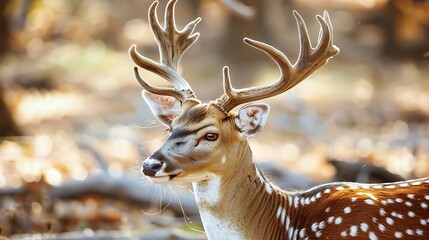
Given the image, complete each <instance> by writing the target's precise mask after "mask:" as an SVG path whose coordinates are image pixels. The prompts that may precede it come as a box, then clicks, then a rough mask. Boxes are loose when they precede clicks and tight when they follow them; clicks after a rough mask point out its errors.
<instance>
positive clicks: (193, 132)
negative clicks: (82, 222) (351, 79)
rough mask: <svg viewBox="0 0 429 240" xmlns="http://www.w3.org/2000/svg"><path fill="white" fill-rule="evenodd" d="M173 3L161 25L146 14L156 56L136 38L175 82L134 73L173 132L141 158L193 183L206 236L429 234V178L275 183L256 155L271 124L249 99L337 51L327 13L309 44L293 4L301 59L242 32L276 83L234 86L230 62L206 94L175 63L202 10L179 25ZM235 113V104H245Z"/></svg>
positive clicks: (160, 173) (299, 76) (275, 90)
mask: <svg viewBox="0 0 429 240" xmlns="http://www.w3.org/2000/svg"><path fill="white" fill-rule="evenodd" d="M176 1H177V0H171V1H169V2H168V4H167V7H166V10H165V20H164V27H162V26H161V25H160V24H159V22H158V18H157V15H156V8H157V6H158V2H157V1H155V2H153V4H152V5H151V6H150V8H149V23H150V26H151V29H152V32H153V34H154V36H155V39H156V42H157V44H158V47H159V51H160V61H159V62H156V61H153V60H151V59H149V58H147V57H144V56H142V55H140V54H139V53H138V52H137V50H136V46H135V45H132V46H131V48H130V50H129V53H130V56H131V58H132V60H133V61H134V63H135V64H136V65H137V66H139V67H141V68H143V69H145V70H148V71H150V72H153V73H155V74H157V75H159V76H161V77H162V78H164V79H165V80H167V81H169V82H170V83H171V84H172V87H158V86H154V85H152V84H149V83H147V82H146V81H144V80H143V79H142V78H141V77H140V75H139V71H138V68H137V67H135V68H134V73H135V77H136V79H137V80H138V82H139V83H140V84H141V85H142V87H143V88H144V89H145V90H143V92H142V95H143V97H144V99H145V100H146V102H147V103H148V105H149V107H150V109H151V110H152V112H153V113H154V115H155V116H156V117H157V118H158V119H159V121H160V122H161V123H162V124H164V125H165V126H167V127H168V129H169V137H168V139H166V140H165V142H164V143H163V145H162V146H161V147H160V148H159V149H158V150H157V151H155V152H154V153H153V154H152V155H151V156H149V157H148V158H147V159H146V160H144V162H143V167H142V171H143V173H144V174H145V175H146V176H147V177H148V178H149V179H150V181H152V182H153V183H158V184H159V183H168V182H192V186H193V190H194V194H195V199H196V202H197V205H198V208H199V212H200V215H201V219H202V222H203V225H204V229H205V232H206V234H207V238H208V239H234V240H235V239H258V240H259V239H316V238H322V239H351V238H356V239H372V240H374V239H396V238H403V239H411V238H412V239H429V208H428V207H429V178H425V179H419V180H411V181H403V182H397V183H384V184H359V183H344V182H336V183H329V184H324V185H321V186H317V187H314V188H312V189H310V190H307V191H302V192H300V191H297V192H288V191H283V190H281V189H279V188H278V187H276V186H275V185H274V184H272V183H271V182H270V181H269V180H268V179H267V178H266V177H265V176H264V174H263V173H262V172H261V171H260V170H259V169H258V167H257V165H256V164H255V162H254V159H253V156H252V151H251V149H250V147H249V143H248V140H247V138H248V137H252V136H254V135H256V134H257V133H258V132H259V131H260V130H261V129H262V128H263V126H264V124H265V122H266V119H267V115H268V111H269V106H268V105H266V104H262V103H253V104H252V103H250V102H253V101H256V100H260V99H264V98H268V97H273V96H275V95H278V94H280V93H283V92H285V91H287V90H288V89H290V88H292V87H293V86H295V85H297V84H298V83H300V82H301V81H302V80H304V79H305V78H306V77H307V76H308V75H310V74H311V73H313V72H314V71H316V70H317V69H318V68H320V67H321V66H322V65H324V64H325V63H326V62H327V61H328V60H329V59H330V58H331V57H333V56H334V55H336V54H337V53H338V52H339V49H338V48H337V47H336V46H335V45H333V29H332V25H331V21H330V19H329V15H328V14H327V13H326V12H325V13H324V14H323V16H316V18H317V20H318V22H319V23H320V26H321V30H320V35H319V40H318V43H317V46H316V47H312V44H311V42H310V39H309V36H308V32H307V29H306V26H305V23H304V21H303V20H302V18H301V16H300V15H299V14H298V13H297V12H295V11H294V12H293V14H294V16H295V19H296V22H297V26H298V30H299V39H300V52H299V57H298V59H297V60H296V63H295V64H291V63H290V61H289V60H288V58H287V57H286V56H285V55H284V54H283V53H281V52H280V51H279V50H277V49H275V48H274V47H272V46H270V45H267V44H265V43H262V42H258V41H255V40H252V39H249V38H245V39H244V42H245V43H246V44H248V45H250V46H252V47H253V48H256V49H258V50H260V51H262V52H264V53H266V54H267V55H268V56H270V57H271V58H272V59H273V60H274V62H275V63H276V64H277V65H278V67H279V68H280V72H281V75H280V77H279V79H278V80H277V81H276V82H274V83H271V84H268V85H264V86H258V87H251V88H245V89H235V88H233V87H232V85H231V80H230V74H229V70H228V67H224V69H223V84H224V94H223V95H222V96H221V97H220V98H218V99H216V100H214V101H211V102H209V103H202V102H201V101H200V100H198V99H197V97H196V95H195V94H194V92H193V91H192V89H191V87H190V85H189V84H188V82H187V81H186V80H185V79H184V78H183V77H182V76H181V75H180V74H179V73H178V70H177V66H178V63H179V60H180V58H181V57H182V55H183V54H184V52H185V51H186V50H187V49H188V48H189V47H190V46H191V45H192V44H193V43H194V42H195V41H196V40H197V39H198V36H199V34H198V33H194V29H195V27H196V25H197V23H198V22H199V21H200V18H197V19H196V20H194V21H192V22H190V23H189V24H187V25H186V26H185V27H184V28H183V30H180V31H179V30H177V28H176V23H175V16H174V9H175V4H176ZM245 103H247V105H244V106H242V107H241V109H239V110H238V112H237V113H236V112H233V111H232V109H233V108H234V107H236V106H238V105H241V104H245Z"/></svg>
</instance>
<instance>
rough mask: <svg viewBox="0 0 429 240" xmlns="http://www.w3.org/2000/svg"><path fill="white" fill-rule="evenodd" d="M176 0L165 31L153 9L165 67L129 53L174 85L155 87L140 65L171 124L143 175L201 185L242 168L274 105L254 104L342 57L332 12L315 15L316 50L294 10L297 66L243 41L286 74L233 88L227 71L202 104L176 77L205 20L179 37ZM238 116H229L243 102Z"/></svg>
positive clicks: (148, 90)
mask: <svg viewBox="0 0 429 240" xmlns="http://www.w3.org/2000/svg"><path fill="white" fill-rule="evenodd" d="M176 2H177V0H171V1H169V3H168V5H167V7H166V11H165V21H164V25H165V26H164V27H161V26H160V24H159V22H158V19H157V16H156V7H157V5H158V2H154V3H153V4H152V5H151V7H150V8H149V23H150V26H151V28H152V32H153V34H154V36H155V38H156V41H157V44H158V47H159V50H160V62H155V61H153V60H150V59H148V58H146V57H144V56H142V55H140V54H139V53H138V52H137V51H136V47H135V45H133V46H131V48H130V56H131V58H132V59H133V61H134V62H135V63H136V64H137V65H138V66H139V67H141V68H143V69H146V70H148V71H151V72H153V73H156V74H158V75H160V76H161V77H162V78H164V79H165V80H167V81H169V82H170V83H171V84H172V85H173V87H171V88H165V87H157V86H153V85H151V84H149V83H147V82H145V81H144V80H143V79H142V78H141V77H140V75H139V72H138V69H137V67H135V68H134V73H135V76H136V79H137V80H138V82H139V83H140V84H141V85H142V87H143V88H144V89H145V90H143V97H144V99H145V100H146V102H147V103H148V105H149V107H150V109H151V110H152V112H153V113H154V115H155V116H156V117H157V118H158V120H159V121H160V122H161V123H162V124H164V125H165V126H167V127H168V128H169V130H170V135H169V137H168V139H167V140H166V141H165V142H164V144H163V145H162V146H161V147H160V148H159V149H158V150H157V151H156V152H155V153H153V154H152V155H151V156H149V157H148V158H147V159H146V160H145V161H144V162H143V173H144V174H145V175H146V176H148V177H149V179H150V180H151V181H153V182H155V183H163V182H167V181H172V180H179V181H187V182H198V181H202V180H205V179H208V178H210V177H211V176H213V175H220V174H222V172H224V171H228V170H231V169H236V166H237V165H239V164H240V163H238V162H236V161H234V160H235V159H237V158H238V156H239V155H240V154H241V151H242V150H243V147H244V146H245V144H244V143H247V137H250V136H254V135H255V134H257V133H258V132H259V131H260V130H261V129H262V128H263V126H264V124H265V122H266V119H267V115H268V111H269V106H268V105H266V104H252V103H250V102H253V101H257V100H261V99H264V98H268V97H272V96H275V95H278V94H280V93H283V92H285V91H287V90H289V89H290V88H292V87H293V86H295V85H297V84H298V83H300V82H301V81H302V80H304V79H305V78H306V77H307V76H308V75H310V74H311V73H312V72H314V71H315V70H317V69H318V68H319V67H321V66H322V65H323V64H325V63H326V62H327V61H328V59H329V58H331V57H332V56H334V55H336V54H337V53H338V51H339V50H338V48H336V47H335V46H334V45H333V43H332V26H331V22H330V20H329V16H328V14H327V13H326V12H325V14H324V16H323V17H321V16H317V20H318V21H319V23H320V25H321V30H320V35H319V41H318V44H317V46H316V47H315V48H313V47H312V46H311V43H310V39H309V37H308V32H307V29H306V26H305V23H304V21H303V20H302V18H301V16H300V15H299V14H298V13H297V12H294V15H295V18H296V21H297V25H298V29H299V35H300V41H301V42H300V43H301V48H300V55H299V57H298V60H297V61H296V63H295V64H291V63H290V62H289V60H288V58H287V57H286V56H285V55H284V54H283V53H281V52H280V51H279V50H277V49H275V48H273V47H272V46H270V45H267V44H265V43H262V42H258V41H255V40H251V39H249V38H245V39H244V42H245V43H247V44H248V45H250V46H252V47H254V48H256V49H258V50H261V51H263V52H265V53H266V54H267V55H268V56H270V57H271V58H272V59H273V60H274V61H275V62H276V63H277V65H278V66H279V68H280V71H281V76H280V77H279V79H278V80H277V81H276V82H274V83H272V84H268V85H264V86H259V87H251V88H245V89H240V90H238V89H234V88H233V87H232V85H231V81H230V75H229V70H228V68H227V67H224V70H223V79H224V91H225V93H224V94H223V95H222V96H221V97H220V98H218V99H216V100H214V101H211V102H209V103H202V102H201V101H200V100H198V99H197V97H196V95H195V94H194V92H193V91H192V89H191V87H190V85H189V84H188V82H187V81H186V80H185V79H184V78H183V77H182V76H181V75H180V74H179V73H178V72H177V65H178V63H179V61H180V58H181V57H182V55H183V53H184V52H185V51H186V50H187V49H188V48H189V47H190V46H191V45H192V44H193V43H194V42H195V41H196V40H197V39H198V36H199V34H198V33H193V31H194V29H195V27H196V25H197V23H198V22H199V21H200V19H199V18H198V19H196V20H194V21H192V22H190V23H189V24H188V25H186V26H185V28H183V30H181V31H178V30H177V28H176V24H175V18H174V6H175V4H176ZM245 103H247V105H244V106H243V107H241V109H240V110H239V111H238V112H237V113H234V112H231V110H232V109H233V108H234V107H236V106H238V105H241V104H245Z"/></svg>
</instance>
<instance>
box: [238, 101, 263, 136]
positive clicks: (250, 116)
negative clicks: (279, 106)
mask: <svg viewBox="0 0 429 240" xmlns="http://www.w3.org/2000/svg"><path fill="white" fill-rule="evenodd" d="M269 111H270V106H268V105H267V104H263V103H259V104H247V105H245V106H243V107H242V108H241V109H240V111H238V114H237V116H236V117H235V125H237V127H238V129H240V132H241V133H242V134H243V135H244V136H246V137H251V136H254V135H256V134H257V133H258V132H259V131H261V130H262V128H263V127H264V125H265V122H266V121H267V116H268V112H269Z"/></svg>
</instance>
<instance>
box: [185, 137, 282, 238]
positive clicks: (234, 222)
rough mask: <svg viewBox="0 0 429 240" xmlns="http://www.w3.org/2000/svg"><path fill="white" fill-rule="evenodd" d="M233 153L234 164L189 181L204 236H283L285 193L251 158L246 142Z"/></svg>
mask: <svg viewBox="0 0 429 240" xmlns="http://www.w3.org/2000/svg"><path fill="white" fill-rule="evenodd" d="M241 149H242V151H241V152H239V153H236V154H234V155H235V156H236V157H237V159H229V160H228V159H226V161H235V162H236V163H237V166H236V167H234V168H231V169H228V172H223V173H222V174H219V175H213V176H212V178H210V179H209V180H205V181H201V182H197V183H194V184H193V187H194V192H195V198H196V201H197V204H198V208H199V211H200V215H201V218H202V221H203V225H204V228H205V231H206V234H207V237H208V239H210V240H212V239H285V238H286V236H287V231H288V228H289V227H288V226H289V220H288V217H287V212H288V206H289V204H288V203H287V201H288V200H287V196H286V193H284V192H282V191H281V190H279V189H278V188H277V187H275V186H273V185H272V184H271V183H270V182H269V181H268V180H267V179H266V178H265V177H264V175H263V174H262V173H261V172H260V171H259V170H258V168H257V166H256V165H255V163H254V162H253V158H252V153H251V151H250V148H249V146H248V145H247V143H246V144H245V146H243V148H241Z"/></svg>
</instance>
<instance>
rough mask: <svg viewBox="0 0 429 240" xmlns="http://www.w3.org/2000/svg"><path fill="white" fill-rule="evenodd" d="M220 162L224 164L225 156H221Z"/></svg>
mask: <svg viewBox="0 0 429 240" xmlns="http://www.w3.org/2000/svg"><path fill="white" fill-rule="evenodd" d="M220 162H221V163H222V164H225V163H226V156H223V157H222V159H221V160H220Z"/></svg>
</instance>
